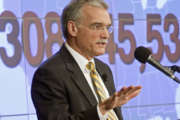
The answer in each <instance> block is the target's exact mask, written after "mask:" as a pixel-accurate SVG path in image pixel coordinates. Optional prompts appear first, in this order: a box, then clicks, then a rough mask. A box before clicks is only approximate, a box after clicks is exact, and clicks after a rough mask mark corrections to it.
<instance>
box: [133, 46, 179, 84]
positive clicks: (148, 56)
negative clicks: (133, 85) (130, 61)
mask: <svg viewBox="0 0 180 120" xmlns="http://www.w3.org/2000/svg"><path fill="white" fill-rule="evenodd" d="M134 56H135V58H136V59H137V60H138V61H140V62H141V63H143V64H145V63H146V62H148V63H149V64H151V65H152V66H154V67H155V68H157V69H158V70H160V71H161V72H163V73H164V74H166V75H167V76H169V77H170V78H172V79H173V80H175V81H176V82H178V83H180V80H179V79H178V78H177V77H176V76H175V75H174V73H173V72H172V71H171V70H170V69H169V68H167V67H164V66H162V65H161V64H160V63H159V62H158V61H157V60H156V59H154V58H153V56H152V53H151V51H150V50H149V49H147V48H145V47H143V46H140V47H138V48H136V50H135V52H134Z"/></svg>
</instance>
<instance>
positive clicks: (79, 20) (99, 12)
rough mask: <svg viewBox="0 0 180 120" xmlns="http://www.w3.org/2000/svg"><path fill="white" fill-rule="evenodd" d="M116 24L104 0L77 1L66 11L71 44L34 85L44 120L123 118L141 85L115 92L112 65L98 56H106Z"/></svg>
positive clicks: (44, 68) (41, 70) (51, 60)
mask: <svg viewBox="0 0 180 120" xmlns="http://www.w3.org/2000/svg"><path fill="white" fill-rule="evenodd" d="M110 26H111V19H110V16H109V14H108V12H107V5H106V4H105V3H104V2H103V0H77V1H73V2H71V3H70V4H69V5H68V6H67V7H66V8H65V9H64V10H63V14H62V30H63V34H64V37H65V38H66V43H65V44H63V46H62V47H61V50H60V51H59V52H57V53H56V54H55V55H54V56H53V57H51V58H49V59H48V60H47V61H46V62H45V63H43V64H42V65H41V66H40V67H39V68H38V69H37V71H36V72H35V74H34V78H33V82H32V100H33V103H34V105H35V108H36V112H37V117H38V119H39V120H107V119H108V120H123V118H122V114H121V109H120V107H121V106H122V105H123V104H125V103H127V102H128V101H129V100H130V99H132V98H133V97H135V96H137V95H138V94H139V92H140V90H141V86H130V87H123V88H122V89H121V90H120V91H118V92H115V87H114V83H113V77H112V73H111V71H110V69H109V67H108V66H107V65H106V64H105V63H103V62H101V61H100V60H98V59H96V58H94V57H95V56H98V55H102V54H104V53H105V48H106V45H107V42H108V38H109V31H108V29H109V27H110ZM94 64H95V67H94Z"/></svg>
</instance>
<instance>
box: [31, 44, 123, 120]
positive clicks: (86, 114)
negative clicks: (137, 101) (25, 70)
mask: <svg viewBox="0 0 180 120" xmlns="http://www.w3.org/2000/svg"><path fill="white" fill-rule="evenodd" d="M95 64H96V69H97V71H98V73H99V74H100V76H101V77H102V78H103V79H104V83H105V86H106V87H107V89H108V91H109V93H110V95H112V94H113V93H114V92H115V87H114V82H113V77H112V73H111V70H110V69H109V67H108V66H107V65H106V64H104V63H102V62H101V61H99V60H97V59H95ZM31 94H32V100H33V103H34V105H35V108H36V113H37V117H38V119H39V120H98V119H99V118H98V113H97V101H96V99H95V97H94V95H93V93H92V91H91V89H90V87H89V85H88V83H87V81H86V79H85V77H84V75H83V73H82V72H81V69H80V68H79V66H78V64H77V63H76V62H75V60H74V58H73V57H72V56H71V54H70V53H69V52H68V50H67V49H66V47H65V46H64V45H63V46H62V48H61V50H60V51H59V52H57V53H56V54H55V55H54V56H52V57H51V58H49V59H48V60H47V61H46V62H44V63H43V64H42V65H41V66H40V67H39V68H38V69H37V71H36V72H35V74H34V78H33V81H32V88H31ZM114 111H115V112H116V114H117V116H118V118H119V120H122V115H121V109H120V108H116V109H114Z"/></svg>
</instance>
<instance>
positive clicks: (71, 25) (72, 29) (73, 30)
mask: <svg viewBox="0 0 180 120" xmlns="http://www.w3.org/2000/svg"><path fill="white" fill-rule="evenodd" d="M67 30H68V32H69V34H70V35H71V36H73V37H76V36H77V32H78V29H77V26H76V24H75V22H74V21H68V24H67Z"/></svg>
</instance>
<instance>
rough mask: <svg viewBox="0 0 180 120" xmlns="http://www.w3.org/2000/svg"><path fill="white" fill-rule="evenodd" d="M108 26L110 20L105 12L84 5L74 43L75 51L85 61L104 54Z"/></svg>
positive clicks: (101, 9)
mask: <svg viewBox="0 0 180 120" xmlns="http://www.w3.org/2000/svg"><path fill="white" fill-rule="evenodd" d="M109 26H111V19H110V16H109V14H108V12H107V10H105V9H103V8H98V7H94V6H89V5H85V6H84V7H83V8H82V17H81V18H80V20H79V24H78V27H77V29H78V32H77V36H76V40H75V43H74V44H75V46H76V50H77V51H78V52H79V53H80V54H81V55H83V56H84V57H86V58H87V59H91V58H93V57H94V56H98V55H102V54H104V53H105V48H106V45H107V42H108V38H109V32H108V29H107V28H108V27H109Z"/></svg>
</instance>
